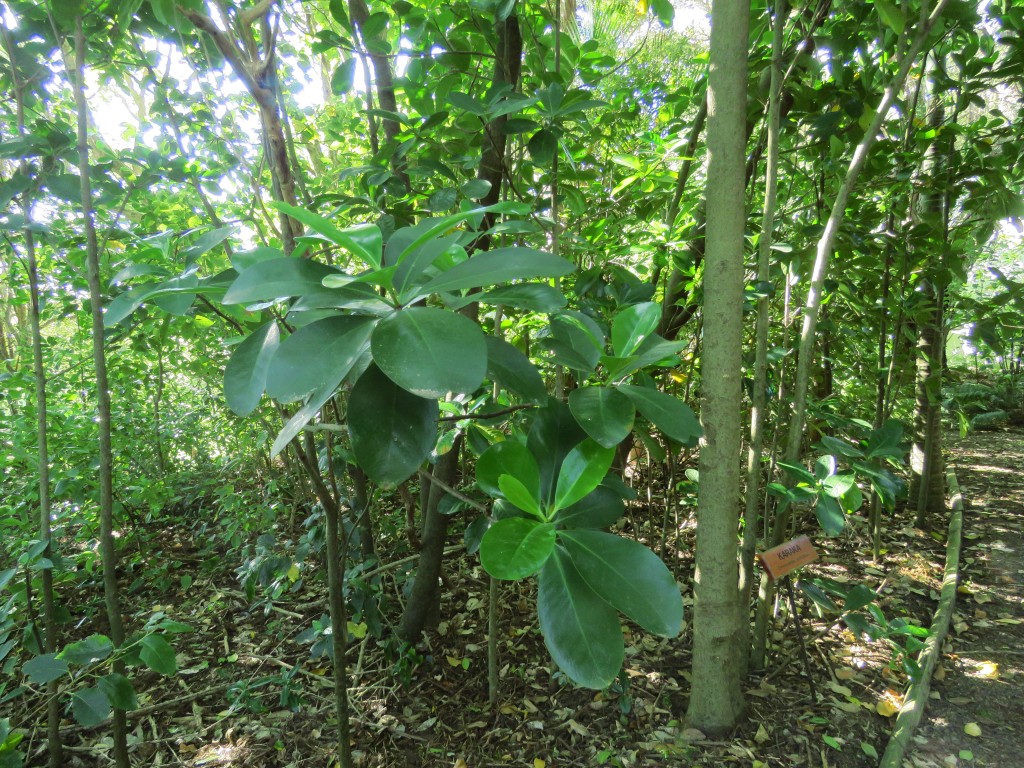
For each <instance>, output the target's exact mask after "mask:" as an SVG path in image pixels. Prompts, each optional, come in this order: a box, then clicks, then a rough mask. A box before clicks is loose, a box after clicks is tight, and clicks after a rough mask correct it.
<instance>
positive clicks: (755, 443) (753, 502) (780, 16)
mask: <svg viewBox="0 0 1024 768" xmlns="http://www.w3.org/2000/svg"><path fill="white" fill-rule="evenodd" d="M787 16H788V10H787V6H786V0H778V2H777V3H776V6H775V27H774V29H773V30H772V66H771V85H770V86H769V92H768V147H767V161H766V162H767V167H766V169H765V192H764V211H763V213H762V216H761V237H760V239H759V240H758V244H757V245H758V261H757V282H758V288H759V291H760V293H761V296H760V298H758V300H757V327H756V329H755V337H756V340H755V352H754V389H753V395H752V397H751V401H752V402H751V407H750V447H749V449H748V453H747V488H746V497H745V500H744V501H745V503H744V512H743V519H744V523H743V555H742V561H741V562H742V566H743V567H742V569H741V571H740V576H741V581H740V594H741V595H742V596H744V597H746V596H749V595H750V591H751V588H752V585H753V583H754V550H755V548H756V546H757V529H758V501H759V499H760V495H761V456H762V449H763V445H764V413H765V408H766V406H767V400H768V393H767V389H768V322H769V314H768V309H769V307H768V304H769V292H768V290H767V287H768V286H769V285H770V284H771V244H772V229H773V227H774V225H775V207H776V198H777V195H778V186H779V184H778V182H779V178H778V177H779V123H780V115H781V105H780V96H781V92H782V55H783V46H784V44H785V39H784V37H783V31H784V29H785V25H786V18H787ZM748 626H749V624H747V623H744V627H745V628H746V627H748Z"/></svg>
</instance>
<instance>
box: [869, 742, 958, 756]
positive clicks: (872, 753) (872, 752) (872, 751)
mask: <svg viewBox="0 0 1024 768" xmlns="http://www.w3.org/2000/svg"><path fill="white" fill-rule="evenodd" d="M860 751H861V752H863V753H864V754H865V755H867V756H868V757H870V758H871V759H872V760H878V750H876V749H875V748H874V747H873V746H872V745H871V744H868V743H867V742H866V741H862V742H861V743H860ZM961 757H962V755H961Z"/></svg>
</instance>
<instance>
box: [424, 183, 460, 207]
mask: <svg viewBox="0 0 1024 768" xmlns="http://www.w3.org/2000/svg"><path fill="white" fill-rule="evenodd" d="M458 199H459V191H458V190H457V189H454V188H452V187H446V188H444V189H439V190H437V191H436V192H434V193H433V194H431V196H430V197H429V198H428V199H427V210H428V211H430V212H431V213H443V212H445V211H450V210H451V209H452V208H454V207H455V203H456V201H457V200H458Z"/></svg>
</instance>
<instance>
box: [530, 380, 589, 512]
mask: <svg viewBox="0 0 1024 768" xmlns="http://www.w3.org/2000/svg"><path fill="white" fill-rule="evenodd" d="M586 436H587V434H586V432H584V431H583V430H582V429H580V425H579V424H577V423H576V419H574V418H573V416H572V413H571V412H570V411H569V406H567V405H566V404H565V403H562V402H559V401H558V400H555V399H554V398H548V404H547V405H546V406H544V407H543V408H539V409H537V411H536V415H535V416H534V419H533V424H532V425H531V426H530V432H529V434H528V435H527V438H526V447H527V448H529V449H530V453H531V454H533V458H534V459H535V460H536V461H537V467H538V468H539V469H540V492H541V498H542V499H544V500H551V499H553V498H554V494H555V479H556V478H557V477H558V469H559V467H561V466H562V460H563V459H564V458H565V457H566V455H568V453H569V451H571V450H572V449H573V448H575V447H576V446H577V445H579V443H580V441H581V440H583V439H584V438H585V437H586Z"/></svg>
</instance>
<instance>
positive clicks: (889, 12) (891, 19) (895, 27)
mask: <svg viewBox="0 0 1024 768" xmlns="http://www.w3.org/2000/svg"><path fill="white" fill-rule="evenodd" d="M875 8H877V9H878V15H879V16H881V17H882V21H884V22H885V25H886V26H887V27H889V29H891V30H892V31H893V32H895V33H896V34H897V35H902V34H903V30H904V29H905V28H906V26H907V20H906V19H904V18H903V12H902V11H901V10H900V9H899V7H898V6H896V5H895V4H893V3H890V2H889V0H875Z"/></svg>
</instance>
